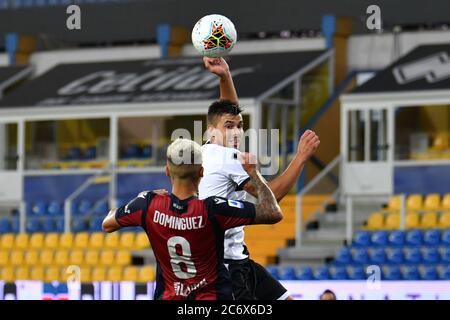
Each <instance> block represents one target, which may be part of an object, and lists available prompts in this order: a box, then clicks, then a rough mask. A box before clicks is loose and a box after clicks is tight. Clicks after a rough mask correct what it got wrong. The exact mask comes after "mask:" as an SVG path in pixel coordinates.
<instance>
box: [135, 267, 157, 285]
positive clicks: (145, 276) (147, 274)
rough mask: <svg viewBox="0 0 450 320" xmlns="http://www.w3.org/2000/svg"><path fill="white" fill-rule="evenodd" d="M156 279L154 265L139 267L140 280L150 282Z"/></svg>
mask: <svg viewBox="0 0 450 320" xmlns="http://www.w3.org/2000/svg"><path fill="white" fill-rule="evenodd" d="M154 280H155V269H154V268H153V267H152V266H144V267H141V268H139V273H138V282H150V281H154Z"/></svg>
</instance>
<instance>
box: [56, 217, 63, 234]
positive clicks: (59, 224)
mask: <svg viewBox="0 0 450 320" xmlns="http://www.w3.org/2000/svg"><path fill="white" fill-rule="evenodd" d="M55 231H56V232H64V218H62V217H61V218H59V217H58V218H56V219H55Z"/></svg>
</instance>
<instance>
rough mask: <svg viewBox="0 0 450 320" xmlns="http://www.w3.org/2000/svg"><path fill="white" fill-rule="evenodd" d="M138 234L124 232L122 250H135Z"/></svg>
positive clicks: (121, 240)
mask: <svg viewBox="0 0 450 320" xmlns="http://www.w3.org/2000/svg"><path fill="white" fill-rule="evenodd" d="M135 237H136V234H135V233H134V232H124V233H122V234H121V236H120V247H121V248H122V249H133V248H134V239H135Z"/></svg>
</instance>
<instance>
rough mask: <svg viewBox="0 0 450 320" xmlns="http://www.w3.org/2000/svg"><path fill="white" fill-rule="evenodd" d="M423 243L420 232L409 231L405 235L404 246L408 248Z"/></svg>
mask: <svg viewBox="0 0 450 320" xmlns="http://www.w3.org/2000/svg"><path fill="white" fill-rule="evenodd" d="M422 243H423V234H422V231H421V230H411V231H409V232H408V233H407V234H406V244H407V245H410V246H420V245H422Z"/></svg>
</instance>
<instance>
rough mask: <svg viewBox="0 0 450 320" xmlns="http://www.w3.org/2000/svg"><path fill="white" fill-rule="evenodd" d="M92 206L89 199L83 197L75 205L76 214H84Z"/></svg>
mask: <svg viewBox="0 0 450 320" xmlns="http://www.w3.org/2000/svg"><path fill="white" fill-rule="evenodd" d="M91 208H92V203H91V202H90V201H89V200H86V199H83V200H81V201H80V203H79V204H78V206H77V211H76V214H79V215H84V214H86V213H87V212H88V211H89V210H90V209H91Z"/></svg>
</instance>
